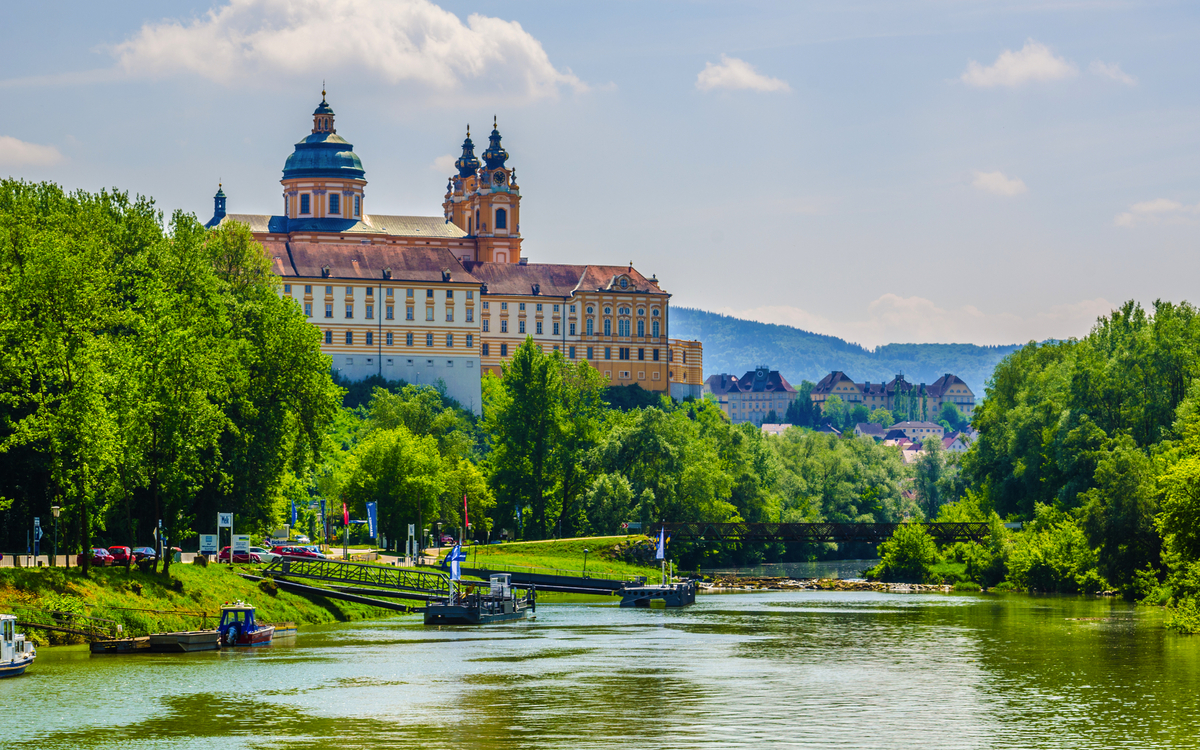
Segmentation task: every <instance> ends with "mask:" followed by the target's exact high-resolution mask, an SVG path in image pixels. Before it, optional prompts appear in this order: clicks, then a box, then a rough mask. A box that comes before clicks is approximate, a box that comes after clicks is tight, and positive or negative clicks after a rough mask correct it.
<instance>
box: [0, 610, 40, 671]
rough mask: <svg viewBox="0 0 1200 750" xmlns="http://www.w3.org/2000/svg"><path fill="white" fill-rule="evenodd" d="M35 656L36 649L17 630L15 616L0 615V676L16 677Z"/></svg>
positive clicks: (27, 666)
mask: <svg viewBox="0 0 1200 750" xmlns="http://www.w3.org/2000/svg"><path fill="white" fill-rule="evenodd" d="M36 658H37V649H36V648H34V646H33V644H32V643H31V642H29V641H27V640H25V634H24V633H18V632H17V618H16V617H15V616H13V615H0V677H16V676H17V675H19V674H25V670H26V669H28V668H29V665H30V664H33V660H34V659H36Z"/></svg>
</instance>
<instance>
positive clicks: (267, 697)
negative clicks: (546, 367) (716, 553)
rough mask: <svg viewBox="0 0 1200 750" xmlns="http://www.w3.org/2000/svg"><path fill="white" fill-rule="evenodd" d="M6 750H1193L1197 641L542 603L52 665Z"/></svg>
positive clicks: (1014, 621) (793, 612) (1141, 620)
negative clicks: (495, 622)
mask: <svg viewBox="0 0 1200 750" xmlns="http://www.w3.org/2000/svg"><path fill="white" fill-rule="evenodd" d="M0 709H2V710H0V747H2V748H5V750H18V749H20V750H26V749H35V748H36V750H54V749H57V748H63V749H64V750H65V749H70V750H80V749H82V748H113V749H115V748H122V749H123V750H124V749H128V748H156V749H157V748H205V749H206V750H213V749H220V750H225V749H226V748H280V749H281V750H282V749H292V748H336V749H338V750H344V749H346V748H383V747H395V748H400V747H409V748H451V747H458V748H502V747H503V748H625V747H627V748H658V747H670V748H691V747H731V748H743V747H744V748H750V747H753V748H776V747H805V748H809V747H831V748H832V747H836V748H881V749H882V748H887V749H889V750H892V749H894V748H1072V749H1073V750H1079V749H1083V748H1105V749H1108V748H1168V747H1169V748H1184V747H1186V748H1194V747H1197V746H1200V637H1191V638H1188V637H1185V636H1177V635H1174V634H1171V633H1168V632H1165V631H1164V630H1163V628H1162V623H1161V612H1159V611H1157V610H1152V609H1147V608H1136V607H1132V606H1130V605H1127V604H1122V603H1116V602H1111V601H1107V600H1088V599H1077V598H1058V597H1029V596H1022V595H980V594H950V595H903V594H877V593H868V592H855V593H849V592H786V593H785V592H775V593H753V594H726V595H702V596H701V597H700V598H699V600H698V601H697V603H696V604H695V605H694V606H692V607H690V608H687V609H685V610H621V609H618V608H617V607H616V606H615V605H611V604H603V605H597V604H543V605H542V606H540V607H539V608H538V611H537V619H536V621H533V622H525V623H517V624H510V625H499V626H492V627H488V628H475V629H471V628H461V627H460V628H445V629H441V630H437V629H430V628H425V627H424V626H422V625H421V624H420V623H419V622H417V621H414V619H413V618H411V617H410V618H404V619H396V620H387V621H378V622H369V623H354V624H346V625H339V626H331V627H323V628H308V629H302V630H301V635H300V636H299V638H298V639H297V641H296V645H294V646H271V647H266V648H260V649H254V650H247V651H224V652H220V653H215V652H210V653H202V654H188V655H178V656H173V655H143V656H124V657H122V656H91V655H89V654H88V653H87V652H86V651H84V650H80V649H76V648H70V649H43V650H42V651H41V653H40V654H39V657H38V661H37V663H36V664H35V665H34V667H33V668H32V669H31V670H30V672H29V673H28V674H27V675H26V676H25V677H20V678H14V679H9V680H3V681H0Z"/></svg>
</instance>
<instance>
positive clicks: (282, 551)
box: [271, 547, 321, 560]
mask: <svg viewBox="0 0 1200 750" xmlns="http://www.w3.org/2000/svg"><path fill="white" fill-rule="evenodd" d="M271 552H273V553H275V554H276V555H283V556H285V557H311V558H315V559H318V560H319V559H320V558H321V556H320V555H318V554H317V553H316V552H313V551H312V550H310V549H305V548H303V547H274V548H273V549H272V550H271Z"/></svg>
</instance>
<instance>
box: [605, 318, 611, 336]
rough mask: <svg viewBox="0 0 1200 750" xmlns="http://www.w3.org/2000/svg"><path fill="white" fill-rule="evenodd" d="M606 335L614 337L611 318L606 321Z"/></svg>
mask: <svg viewBox="0 0 1200 750" xmlns="http://www.w3.org/2000/svg"><path fill="white" fill-rule="evenodd" d="M604 335H605V336H611V335H612V319H611V318H605V319H604Z"/></svg>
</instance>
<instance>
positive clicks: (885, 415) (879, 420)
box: [867, 408, 896, 427]
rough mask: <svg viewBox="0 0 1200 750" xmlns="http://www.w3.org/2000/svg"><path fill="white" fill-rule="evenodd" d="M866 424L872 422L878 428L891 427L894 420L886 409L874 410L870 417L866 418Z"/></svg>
mask: <svg viewBox="0 0 1200 750" xmlns="http://www.w3.org/2000/svg"><path fill="white" fill-rule="evenodd" d="M867 421H868V422H874V423H875V424H877V425H879V426H880V427H891V426H892V425H894V424H896V420H895V418H894V417H892V413H891V412H890V411H888V410H887V409H882V408H880V409H874V410H873V411H872V412H871V416H869V417H868V418H867Z"/></svg>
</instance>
